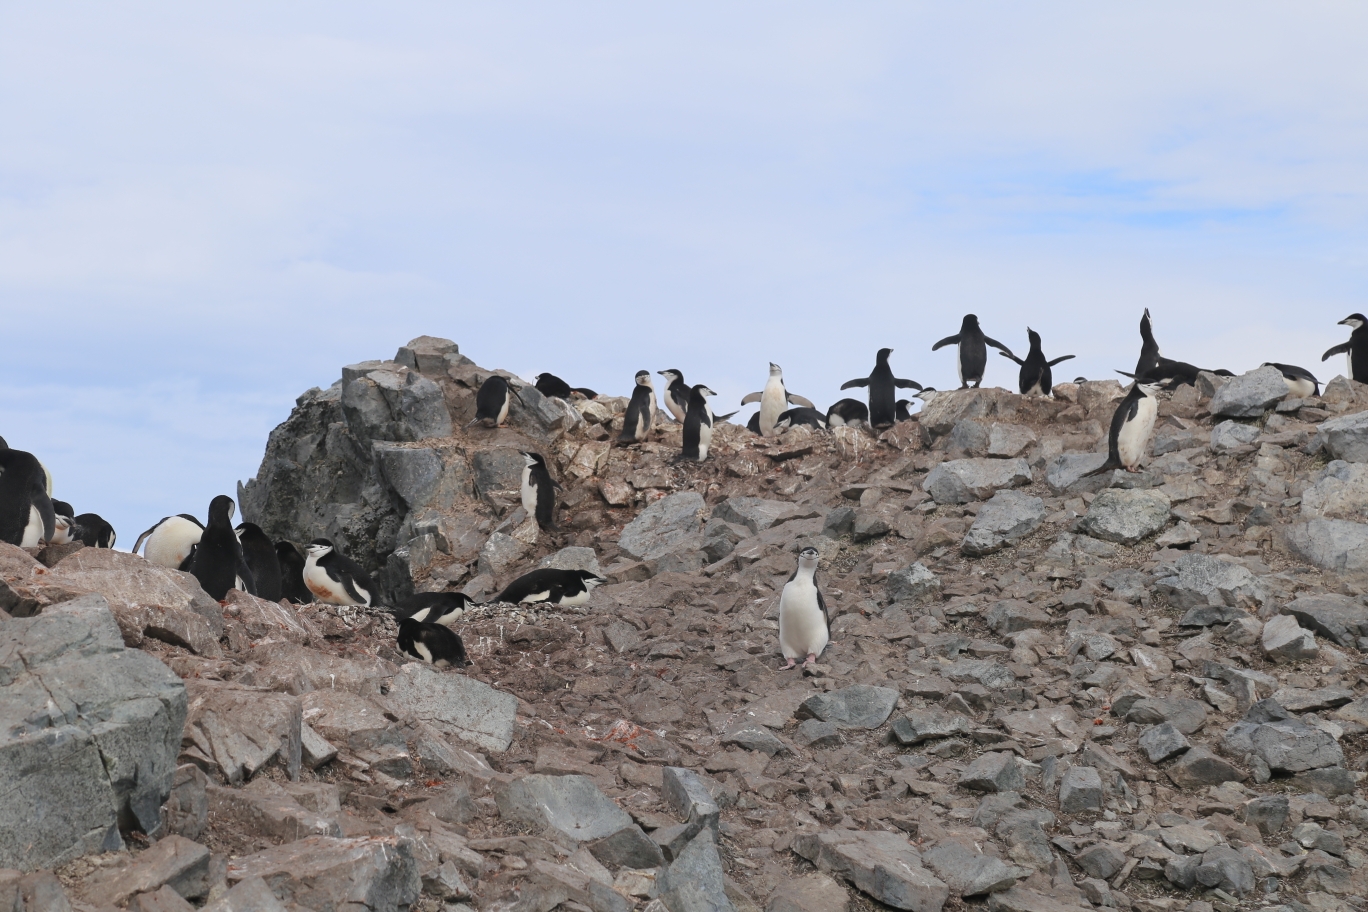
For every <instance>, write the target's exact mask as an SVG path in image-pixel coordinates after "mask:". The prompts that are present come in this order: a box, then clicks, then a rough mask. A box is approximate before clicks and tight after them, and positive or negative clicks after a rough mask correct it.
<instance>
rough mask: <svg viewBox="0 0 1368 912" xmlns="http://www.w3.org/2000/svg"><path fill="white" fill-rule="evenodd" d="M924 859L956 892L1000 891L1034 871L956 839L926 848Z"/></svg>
mask: <svg viewBox="0 0 1368 912" xmlns="http://www.w3.org/2000/svg"><path fill="white" fill-rule="evenodd" d="M922 861H923V862H924V863H925V864H926V866H927V867H928V868H930V869H931V870H932V871H933V872H935V874H936V876H937V877H939V878H940V879H941V880H943V881H945V883H946V885H947V886H949V888H950V892H951V893H953V894H955V895H956V896H983V895H984V894H986V893H996V892H998V891H999V890H1006V889H1007V888H1008V887H1011V886H1012V885H1013V884H1015V883H1016V882H1017V881H1018V880H1019V879H1020V878H1023V877H1028V876H1030V874H1031V870H1030V869H1029V868H1019V867H1016V866H1015V865H1009V864H1007V863H1006V862H1004V861H1003V860H1002V859H1000V858H994V857H993V856H992V855H985V854H983V853H982V852H980V851H977V850H976V849H972V848H969V847H968V846H964V845H961V844H960V843H958V842H953V841H946V842H942V843H940V844H938V845H936V846H934V847H932V848H930V849H928V850H926V851H925V852H923V853H922Z"/></svg>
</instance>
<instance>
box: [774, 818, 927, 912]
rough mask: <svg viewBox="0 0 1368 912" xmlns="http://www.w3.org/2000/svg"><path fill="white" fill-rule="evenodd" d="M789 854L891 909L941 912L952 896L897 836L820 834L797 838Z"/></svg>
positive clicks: (880, 833) (843, 832)
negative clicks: (806, 861) (850, 885)
mask: <svg viewBox="0 0 1368 912" xmlns="http://www.w3.org/2000/svg"><path fill="white" fill-rule="evenodd" d="M793 851H795V852H797V853H798V854H799V855H801V856H802V857H804V858H806V859H807V860H808V861H810V862H812V863H813V864H815V865H816V866H817V868H818V869H819V870H821V871H825V872H827V873H829V874H834V875H836V876H838V877H842V878H844V879H845V880H847V881H849V882H850V883H851V884H853V885H854V886H855V887H856V888H857V889H859V890H862V891H863V892H865V893H867V894H869V895H870V896H872V897H873V898H874V899H877V900H878V901H879V902H882V903H887V904H888V905H890V906H892V907H893V908H895V909H907V910H910V912H940V909H941V908H942V907H943V906H944V905H945V902H946V900H948V899H949V898H950V888H949V887H948V886H947V885H946V884H945V882H944V881H942V880H940V879H939V878H937V877H936V876H935V875H933V874H932V873H931V872H930V871H928V870H926V868H924V867H923V866H922V863H921V856H920V855H919V854H918V853H917V850H916V849H914V848H913V847H912V844H911V843H910V842H908V841H907V837H906V836H903V835H901V834H899V833H889V832H884V831H876V832H870V831H865V830H823V831H822V832H820V833H814V834H802V835H800V836H798V837H797V838H796V839H795V840H794V841H793Z"/></svg>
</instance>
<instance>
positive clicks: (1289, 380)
mask: <svg viewBox="0 0 1368 912" xmlns="http://www.w3.org/2000/svg"><path fill="white" fill-rule="evenodd" d="M1262 366H1263V367H1274V368H1277V369H1278V372H1279V373H1280V374H1282V376H1283V382H1284V383H1286V384H1287V395H1289V396H1291V397H1292V398H1293V399H1310V398H1311V397H1312V396H1319V395H1320V381H1319V380H1317V379H1316V375H1315V374H1313V373H1311V372H1310V371H1309V370H1307V369H1306V368H1304V367H1297V366H1296V365H1295V364H1279V363H1277V362H1276V361H1265V362H1264V363H1263V365H1262Z"/></svg>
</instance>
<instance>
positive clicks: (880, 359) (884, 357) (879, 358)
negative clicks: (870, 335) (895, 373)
mask: <svg viewBox="0 0 1368 912" xmlns="http://www.w3.org/2000/svg"><path fill="white" fill-rule="evenodd" d="M891 354H893V349H891V348H881V349H879V353H878V354H877V355H875V356H874V361H875V363H878V364H887V363H888V356H889V355H891Z"/></svg>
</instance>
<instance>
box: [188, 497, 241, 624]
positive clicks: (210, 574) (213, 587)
mask: <svg viewBox="0 0 1368 912" xmlns="http://www.w3.org/2000/svg"><path fill="white" fill-rule="evenodd" d="M236 509H237V506H236V505H235V504H234V503H233V499H232V498H231V497H229V496H228V495H227V494H220V495H218V496H217V497H215V498H214V499H213V500H211V501H209V522H208V523H206V524H205V526H204V534H203V535H201V536H200V540H199V542H198V543H197V544H196V545H195V554H194V557H192V558H191V559H190V566H189V568H188V569H189V571H190V574H191V575H192V576H194V577H195V579H197V580H199V584H200V587H201V588H202V589H204V591H205V592H207V593H208V594H209V597H210V598H211V599H214V600H215V601H219V602H221V601H223V600H224V599H225V598H227V597H228V590H229V589H240V590H242V591H243V592H251V591H252V589H253V587H254V586H255V583H254V581H253V580H252V571H251V570H248V569H247V563H246V561H244V560H243V558H242V544H241V543H240V542H239V541H238V539H237V534H236V533H235V532H234V531H233V512H234V511H235V510H236Z"/></svg>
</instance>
